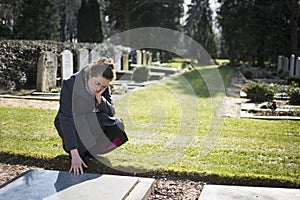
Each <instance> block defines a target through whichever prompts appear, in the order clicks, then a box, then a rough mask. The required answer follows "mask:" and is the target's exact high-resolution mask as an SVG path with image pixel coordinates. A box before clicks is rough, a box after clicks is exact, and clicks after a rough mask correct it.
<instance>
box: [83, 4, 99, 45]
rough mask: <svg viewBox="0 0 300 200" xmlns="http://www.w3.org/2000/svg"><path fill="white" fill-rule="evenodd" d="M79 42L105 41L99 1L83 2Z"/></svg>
mask: <svg viewBox="0 0 300 200" xmlns="http://www.w3.org/2000/svg"><path fill="white" fill-rule="evenodd" d="M77 30H78V36H77V37H78V41H79V42H102V41H103V39H104V35H103V28H102V22H101V16H100V7H99V3H98V2H97V0H83V1H82V3H81V8H80V9H79V14H78V24H77Z"/></svg>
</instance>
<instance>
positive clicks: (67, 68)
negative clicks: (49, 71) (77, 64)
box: [61, 50, 73, 81]
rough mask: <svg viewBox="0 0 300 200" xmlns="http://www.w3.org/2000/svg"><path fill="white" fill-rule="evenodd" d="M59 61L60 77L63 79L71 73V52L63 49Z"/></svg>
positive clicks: (67, 77)
mask: <svg viewBox="0 0 300 200" xmlns="http://www.w3.org/2000/svg"><path fill="white" fill-rule="evenodd" d="M61 62H62V63H61V78H62V81H63V80H66V79H69V78H70V77H71V76H72V74H73V53H72V52H71V51H70V50H64V51H63V52H62V59H61Z"/></svg>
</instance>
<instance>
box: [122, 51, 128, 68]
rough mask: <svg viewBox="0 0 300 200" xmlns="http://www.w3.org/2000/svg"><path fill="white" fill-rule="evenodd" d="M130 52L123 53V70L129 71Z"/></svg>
mask: <svg viewBox="0 0 300 200" xmlns="http://www.w3.org/2000/svg"><path fill="white" fill-rule="evenodd" d="M128 60H129V59H128V54H123V56H122V70H124V71H128V69H129V61H128Z"/></svg>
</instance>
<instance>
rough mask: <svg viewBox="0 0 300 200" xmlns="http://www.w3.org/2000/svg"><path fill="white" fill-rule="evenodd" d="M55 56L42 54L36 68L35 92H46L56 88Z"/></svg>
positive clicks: (50, 53) (48, 53)
mask: <svg viewBox="0 0 300 200" xmlns="http://www.w3.org/2000/svg"><path fill="white" fill-rule="evenodd" d="M56 77H57V56H56V55H55V54H54V53H52V52H48V51H46V52H42V53H41V55H40V57H39V60H38V67H37V80H36V90H37V91H40V92H48V91H49V90H50V89H51V88H55V87H56Z"/></svg>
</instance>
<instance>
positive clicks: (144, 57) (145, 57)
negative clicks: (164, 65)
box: [142, 50, 147, 65]
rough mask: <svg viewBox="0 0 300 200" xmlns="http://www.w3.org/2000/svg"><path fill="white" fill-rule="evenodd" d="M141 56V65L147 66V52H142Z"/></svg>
mask: <svg viewBox="0 0 300 200" xmlns="http://www.w3.org/2000/svg"><path fill="white" fill-rule="evenodd" d="M142 54H143V60H142V64H143V65H147V52H146V51H145V50H143V52H142Z"/></svg>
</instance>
